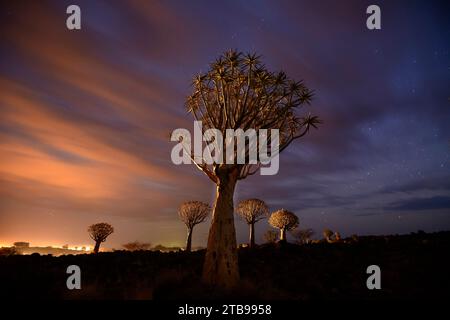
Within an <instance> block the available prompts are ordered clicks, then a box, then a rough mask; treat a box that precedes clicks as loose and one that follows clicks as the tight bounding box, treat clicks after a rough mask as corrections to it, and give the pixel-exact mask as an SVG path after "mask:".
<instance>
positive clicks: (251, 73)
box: [186, 50, 320, 288]
mask: <svg viewBox="0 0 450 320" xmlns="http://www.w3.org/2000/svg"><path fill="white" fill-rule="evenodd" d="M311 97H312V92H311V91H310V90H309V89H308V88H307V87H306V86H305V85H304V83H303V82H302V81H294V80H292V79H290V78H288V77H287V76H286V74H285V73H284V72H277V73H273V72H270V71H269V70H267V69H266V67H265V66H264V65H263V64H262V63H261V61H260V58H259V57H258V56H257V55H256V54H246V55H244V54H242V53H240V52H237V51H234V50H230V51H228V52H226V53H225V54H223V55H222V56H220V57H219V58H218V59H217V60H216V61H215V62H214V63H212V64H211V67H210V69H209V70H208V71H207V72H206V73H202V74H199V75H198V76H196V77H195V78H194V80H193V93H192V94H191V95H190V96H189V97H188V98H187V101H186V106H187V109H188V111H189V112H190V113H191V114H192V115H193V117H194V119H195V120H197V121H202V126H203V127H202V130H203V132H205V131H206V130H208V129H218V130H219V131H220V132H221V133H222V136H223V137H226V130H227V129H233V130H237V129H242V130H244V131H247V130H249V129H250V130H251V129H254V130H256V131H258V130H260V129H267V130H268V131H269V132H270V130H271V129H277V130H279V145H278V146H275V147H274V148H272V146H273V145H272V140H274V139H272V137H268V139H267V142H268V143H267V144H268V146H267V151H268V153H269V154H270V155H271V156H272V157H273V156H275V155H277V154H278V153H279V152H281V151H282V150H284V149H285V148H286V147H287V146H288V145H289V144H290V143H291V142H292V141H294V140H295V139H298V138H300V137H303V136H305V135H306V134H307V133H308V132H309V130H310V128H311V127H316V125H317V124H318V123H319V122H320V121H319V119H318V118H317V117H316V116H311V115H310V114H305V115H302V116H301V115H299V113H300V109H302V107H303V106H304V105H307V104H309V102H310V100H311ZM216 142H217V144H219V143H221V145H220V147H221V150H223V151H225V150H227V149H228V147H229V146H230V143H234V139H231V140H229V139H225V138H224V139H223V140H222V141H216ZM252 148H254V145H253V146H252V145H251V144H246V145H245V150H237V148H236V144H235V145H234V147H232V148H231V150H233V152H234V154H233V155H232V156H234V159H236V158H237V156H238V153H239V154H240V155H242V154H243V155H245V160H246V161H245V163H237V162H236V160H235V161H234V163H233V164H230V163H228V162H226V161H221V160H220V161H217V159H213V161H208V159H205V158H204V157H203V154H202V153H200V154H199V153H196V152H193V153H192V154H190V156H191V158H192V160H193V162H194V163H195V164H196V166H197V167H198V168H199V169H200V170H202V171H203V172H204V173H205V174H206V175H207V176H208V177H209V178H210V179H211V180H212V181H213V182H214V183H215V184H216V186H217V189H216V190H217V191H216V200H215V204H214V208H213V216H212V221H211V227H210V231H209V236H208V245H207V250H206V257H205V263H204V268H203V280H204V281H205V282H206V283H208V284H211V285H215V286H220V287H225V288H230V287H233V286H235V285H236V284H237V282H238V280H239V269H238V258H237V246H236V233H235V227H234V217H233V212H234V210H233V209H234V208H233V196H234V190H235V186H236V183H237V181H238V180H240V179H245V178H246V177H247V176H249V175H252V174H255V173H256V172H257V171H258V169H259V168H260V167H261V166H262V162H261V160H262V159H260V158H259V157H258V158H257V159H255V161H253V162H251V161H248V159H249V155H250V154H251V152H250V151H251V149H252ZM194 151H195V150H194ZM230 156H231V155H229V154H226V158H228V157H230ZM210 160H211V159H210ZM263 162H264V161H263Z"/></svg>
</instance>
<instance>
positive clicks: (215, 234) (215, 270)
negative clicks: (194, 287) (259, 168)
mask: <svg viewBox="0 0 450 320" xmlns="http://www.w3.org/2000/svg"><path fill="white" fill-rule="evenodd" d="M237 177H238V172H237V170H235V171H231V172H230V171H223V172H218V178H219V183H218V186H217V193H216V202H215V204H214V210H213V216H212V221H211V227H210V229H209V236H208V246H207V249H206V257H205V264H204V266H203V281H204V282H205V283H207V284H209V285H213V286H216V287H221V288H227V289H229V288H232V287H234V286H236V284H237V283H238V281H239V266H238V255H237V247H236V231H235V229H234V209H233V195H234V189H235V186H236V182H237Z"/></svg>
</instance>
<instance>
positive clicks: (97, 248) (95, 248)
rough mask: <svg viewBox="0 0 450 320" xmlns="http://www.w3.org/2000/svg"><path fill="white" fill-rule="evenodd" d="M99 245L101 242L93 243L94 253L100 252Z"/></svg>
mask: <svg viewBox="0 0 450 320" xmlns="http://www.w3.org/2000/svg"><path fill="white" fill-rule="evenodd" d="M101 243H102V242H101V241H96V242H95V247H94V253H98V251H99V250H100V244H101Z"/></svg>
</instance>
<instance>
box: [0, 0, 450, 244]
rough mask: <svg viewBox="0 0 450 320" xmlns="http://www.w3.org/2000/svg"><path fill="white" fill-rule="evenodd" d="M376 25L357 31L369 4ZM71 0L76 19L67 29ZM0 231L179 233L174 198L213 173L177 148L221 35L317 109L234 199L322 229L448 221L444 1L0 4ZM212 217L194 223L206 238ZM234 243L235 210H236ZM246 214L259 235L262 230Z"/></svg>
mask: <svg viewBox="0 0 450 320" xmlns="http://www.w3.org/2000/svg"><path fill="white" fill-rule="evenodd" d="M375 3H376V4H378V5H379V6H380V7H381V14H382V29H381V30H374V31H371V30H368V29H367V28H366V18H367V14H366V13H365V11H366V8H367V6H368V5H370V4H375ZM70 4H78V5H79V6H80V7H81V11H82V30H80V31H69V30H68V29H67V28H66V18H67V14H66V13H65V11H66V7H67V6H68V5H70ZM0 15H1V20H0V24H1V28H0V38H1V39H0V40H1V42H0V47H1V50H0V148H1V149H0V155H1V156H0V246H1V245H11V244H12V242H14V241H29V242H31V243H32V245H63V244H69V245H85V244H89V243H90V242H91V240H90V239H89V236H88V234H87V231H86V229H87V226H88V225H90V224H92V223H95V222H109V223H111V224H112V225H113V226H114V227H115V229H116V232H115V233H114V234H113V235H111V237H110V238H109V240H108V241H107V242H106V243H105V246H106V247H109V248H119V247H120V246H121V244H123V243H126V242H130V241H134V240H139V241H145V242H151V243H152V244H155V245H156V244H158V243H161V244H164V245H182V244H183V242H184V240H185V235H186V232H185V228H184V225H183V224H182V223H181V222H180V221H179V220H178V216H177V207H178V206H179V204H180V203H181V202H183V201H187V200H202V201H206V202H209V203H211V202H212V200H213V198H214V193H215V187H214V185H213V183H212V182H210V180H209V179H208V178H207V177H206V176H205V175H204V174H203V173H201V172H200V171H198V170H197V168H195V166H194V165H181V166H175V165H174V164H172V162H171V160H170V151H171V149H172V147H173V146H174V143H171V142H170V141H169V137H170V133H171V132H172V130H174V129H176V128H187V129H189V130H190V131H191V132H192V130H193V119H192V117H191V115H189V114H187V112H186V110H185V108H184V100H185V98H186V96H187V95H188V94H190V90H191V88H190V82H191V78H192V77H193V76H194V75H195V74H196V73H198V72H200V71H203V72H204V71H206V70H207V69H208V64H209V63H210V62H212V61H213V60H214V59H215V58H216V57H217V56H218V55H219V54H221V53H222V52H224V51H225V50H228V49H230V48H235V49H238V50H240V51H244V52H248V51H249V52H257V53H259V54H261V55H262V56H263V61H264V62H265V63H266V65H267V67H268V68H269V69H271V70H273V71H278V70H284V71H285V72H286V73H287V74H288V76H290V77H292V78H294V79H298V80H301V79H303V80H304V81H305V83H306V85H307V86H308V87H310V88H311V89H314V90H315V97H314V99H313V102H312V104H311V107H310V108H311V112H312V113H313V114H317V115H319V116H320V118H322V119H323V121H324V124H323V125H322V126H321V128H320V129H319V130H314V131H313V132H311V134H309V135H307V136H306V137H305V138H304V139H300V140H297V141H296V142H294V143H293V144H292V145H291V146H290V147H289V148H288V149H286V151H284V152H283V153H282V154H281V163H280V172H279V173H278V175H276V176H259V175H255V176H251V177H249V178H248V179H246V180H245V181H241V182H240V183H239V185H238V189H237V194H236V197H235V201H238V200H239V199H245V198H249V197H252V198H253V197H257V198H261V199H263V200H265V201H266V202H267V203H268V205H269V206H270V208H271V210H276V209H279V208H286V209H288V210H291V211H293V212H295V213H296V214H297V215H298V216H299V218H300V221H301V224H300V225H301V227H302V228H312V229H314V230H315V231H316V232H317V235H318V236H321V233H322V230H323V229H324V228H330V229H332V230H335V231H339V232H340V233H341V234H342V235H351V234H354V233H357V234H391V233H409V232H413V231H417V230H419V229H422V230H425V231H438V230H448V229H450V55H449V51H450V6H449V5H448V4H447V5H445V4H444V3H442V4H441V3H440V2H436V1H386V2H383V1H375V2H374V1H317V0H316V1H220V2H219V1H214V3H213V2H212V1H81V0H76V1H54V2H44V1H43V2H41V1H39V2H37V1H2V4H1V12H0ZM208 226H209V222H207V223H205V224H203V225H202V226H199V228H198V229H196V230H194V241H193V244H194V246H198V245H203V246H204V245H205V240H206V237H207V229H208ZM236 226H237V234H238V241H239V242H245V241H246V238H247V227H246V225H245V224H244V223H243V222H242V221H241V220H239V219H238V218H236ZM256 228H257V241H259V242H260V241H262V233H263V232H264V231H265V230H266V229H268V228H269V227H268V225H267V223H266V222H265V221H263V222H260V223H258V224H257V226H256Z"/></svg>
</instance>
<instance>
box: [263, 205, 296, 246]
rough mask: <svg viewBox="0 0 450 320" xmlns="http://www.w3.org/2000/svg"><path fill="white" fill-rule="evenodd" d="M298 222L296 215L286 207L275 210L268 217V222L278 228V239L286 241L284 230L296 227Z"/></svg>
mask: <svg viewBox="0 0 450 320" xmlns="http://www.w3.org/2000/svg"><path fill="white" fill-rule="evenodd" d="M298 222H299V221H298V217H297V216H296V215H295V214H294V213H292V212H290V211H288V210H286V209H280V210H278V211H275V212H274V213H272V214H271V215H270V218H269V224H270V225H271V226H272V227H274V228H278V229H280V241H286V231H290V230H294V229H295V228H297V227H298Z"/></svg>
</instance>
